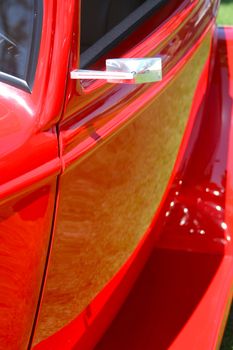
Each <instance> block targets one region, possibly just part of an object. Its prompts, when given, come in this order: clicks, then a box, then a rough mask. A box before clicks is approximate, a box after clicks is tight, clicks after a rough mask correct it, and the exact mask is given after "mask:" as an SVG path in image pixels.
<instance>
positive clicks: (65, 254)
mask: <svg viewBox="0 0 233 350" xmlns="http://www.w3.org/2000/svg"><path fill="white" fill-rule="evenodd" d="M216 4H217V2H208V1H206V2H203V1H194V2H189V1H186V2H184V4H183V6H182V7H181V8H179V9H178V11H177V12H176V15H174V16H173V17H172V18H171V19H170V22H168V23H166V26H164V27H163V26H161V28H160V29H158V30H157V31H155V32H154V33H153V34H152V35H151V37H153V42H159V40H158V41H157V40H155V39H156V38H157V39H159V38H160V39H161V40H162V38H163V41H162V42H161V41H160V47H158V48H153V49H152V51H151V42H152V39H151V37H150V36H148V42H147V41H144V44H141V45H138V47H136V48H133V49H132V51H130V52H129V56H130V55H132V56H133V55H134V54H135V52H137V55H141V56H144V55H149V54H151V55H155V54H159V53H160V54H161V55H162V56H163V57H164V79H163V81H162V82H161V83H159V84H156V85H151V86H143V87H135V86H122V87H119V86H115V85H106V84H103V83H99V82H98V83H97V82H95V81H92V82H89V83H88V84H87V85H85V86H82V87H80V86H76V85H75V84H74V83H73V82H68V94H67V96H68V97H67V101H66V109H65V112H64V121H63V122H62V123H61V124H60V127H59V133H60V135H59V137H60V149H61V156H62V160H63V171H64V174H63V175H62V176H61V193H60V205H59V208H58V216H57V228H56V231H55V235H54V243H53V249H52V253H51V260H50V265H49V271H48V277H47V281H46V286H45V294H44V298H43V302H42V307H41V311H40V316H39V322H38V326H37V329H36V333H35V344H36V343H38V342H39V341H41V340H43V339H45V338H47V337H48V336H51V337H49V338H48V339H46V340H44V341H42V342H41V343H39V344H38V345H37V346H36V347H35V348H36V349H50V348H52V347H54V346H56V348H58V349H59V348H60V349H71V348H73V347H74V346H75V347H77V348H78V349H89V348H92V347H93V346H94V345H95V343H96V342H97V341H98V339H99V338H100V336H101V334H102V333H103V332H104V330H105V329H106V327H107V326H108V325H109V323H110V322H111V320H112V318H113V317H114V315H115V313H116V312H117V310H118V309H119V307H120V305H121V304H122V302H123V300H124V298H125V297H126V296H127V293H128V292H129V291H130V288H131V286H132V284H133V282H134V281H135V278H136V276H137V275H138V274H139V272H140V270H141V268H142V267H143V264H144V263H145V261H146V257H147V256H148V255H149V253H150V251H151V250H152V248H153V245H152V242H154V241H155V239H157V240H159V238H160V233H161V232H162V231H161V229H158V227H157V228H156V229H155V225H157V224H156V223H157V222H161V221H159V219H158V217H157V216H154V215H155V212H156V209H158V208H159V205H160V209H161V199H162V196H163V193H164V192H165V190H166V186H167V183H168V181H169V177H170V175H171V172H172V168H173V165H174V162H175V159H176V156H177V152H178V148H179V145H180V142H181V139H182V136H183V133H184V129H185V125H186V122H187V120H188V116H189V113H190V109H191V104H192V100H193V96H194V92H195V89H196V88H197V83H198V80H199V78H200V74H201V71H202V70H203V72H204V73H203V75H202V77H201V79H202V84H204V85H202V84H201V86H202V89H201V91H202V94H203V95H202V96H201V97H203V96H204V94H205V93H206V86H207V85H208V83H209V81H208V79H209V77H210V76H211V74H212V71H213V57H214V52H215V51H214V50H215V49H214V47H213V48H212V55H211V60H210V59H209V56H210V53H211V43H212V33H213V17H214V14H215V11H216ZM185 19H187V20H185ZM190 28H192V29H193V28H196V31H195V35H192V36H190V30H191V29H190ZM174 33H175V38H176V41H175V42H176V43H177V45H174ZM149 48H150V49H149ZM143 50H144V51H143ZM197 95H198V92H197ZM201 97H200V96H197V97H196V99H197V101H196V100H195V101H196V103H199V102H200V100H201ZM178 101H179V102H178ZM198 108H199V105H197V104H194V106H193V110H192V112H191V114H190V118H189V123H188V126H187V129H186V130H187V131H186V136H185V138H186V141H187V139H189V137H190V133H191V129H192V126H193V123H194V120H196V114H195V112H194V111H196V110H197V109H198ZM185 138H184V140H183V144H182V147H181V150H180V153H179V157H178V160H177V163H176V166H175V169H176V171H177V169H178V168H179V167H178V165H177V164H179V166H182V161H183V159H184V158H183V156H184V149H185V142H186V141H185ZM186 143H187V142H186ZM182 152H183V153H182ZM223 163H224V162H223ZM175 175H176V172H175V171H174V172H173V175H172V177H171V179H170V185H171V183H172V180H174V179H175V178H174V176H175ZM174 181H175V180H174ZM169 189H170V186H169V187H168V188H167V194H168V195H169V192H168V190H169ZM165 198H166V197H164V199H165ZM169 198H170V197H169ZM166 203H167V202H166V201H165V204H164V205H165V206H166ZM216 205H217V204H216ZM218 205H219V206H220V205H221V203H220V204H218ZM163 210H164V208H163ZM166 211H167V210H166ZM159 213H160V210H159V209H158V210H157V215H158V214H159ZM161 213H164V214H165V212H164V211H162V212H161ZM160 215H163V214H160ZM74 217H75V220H74ZM201 229H202V228H201ZM221 232H222V231H221ZM177 234H178V233H177ZM161 237H162V233H161ZM221 237H222V236H221ZM224 237H225V236H224ZM225 238H226V237H225ZM148 242H150V244H149V243H148ZM224 242H225V241H224ZM226 243H227V242H226ZM157 244H158V245H159V244H160V245H161V246H162V245H163V244H164V243H163V241H162V239H161V242H160V241H159V243H157ZM167 244H169V242H168V243H167ZM164 245H165V244H164ZM187 246H188V244H187ZM199 247H200V251H201V250H202V241H200V243H199ZM221 247H222V245H221ZM174 248H177V247H176V246H175V244H174ZM181 248H182V247H181ZM184 249H189V247H186V246H184ZM195 249H196V250H197V251H198V252H199V249H198V247H196V248H195V247H194V248H193V250H195ZM220 251H221V249H220ZM198 254H199V253H198ZM194 260H195V257H194ZM220 260H221V259H220ZM191 264H192V263H191ZM121 267H122V268H121ZM118 271H119V272H118ZM113 276H114V277H113ZM109 281H110V283H109V284H108V282H109ZM98 293H99V294H98ZM96 295H97V297H96V298H95V299H93V298H94V297H95V296H96ZM82 310H84V311H83V312H82V313H81V314H80V312H81V311H82ZM78 314H80V315H79V316H78V317H77V315H78ZM62 327H63V328H62ZM59 329H60V330H59ZM53 333H54V335H53ZM108 346H109V347H110V348H111V346H110V345H109V344H108Z"/></svg>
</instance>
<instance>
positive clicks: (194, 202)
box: [35, 1, 232, 349]
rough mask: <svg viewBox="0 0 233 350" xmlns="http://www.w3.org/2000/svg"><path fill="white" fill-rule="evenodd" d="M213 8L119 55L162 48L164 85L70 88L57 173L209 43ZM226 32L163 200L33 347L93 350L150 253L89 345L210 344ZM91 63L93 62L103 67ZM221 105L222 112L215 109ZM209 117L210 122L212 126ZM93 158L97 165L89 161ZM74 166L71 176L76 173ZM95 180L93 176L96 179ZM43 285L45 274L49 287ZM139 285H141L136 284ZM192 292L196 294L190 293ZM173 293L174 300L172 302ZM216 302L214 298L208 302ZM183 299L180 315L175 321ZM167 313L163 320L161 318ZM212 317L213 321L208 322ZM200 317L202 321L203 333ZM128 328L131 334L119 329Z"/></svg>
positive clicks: (227, 263)
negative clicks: (75, 308)
mask: <svg viewBox="0 0 233 350" xmlns="http://www.w3.org/2000/svg"><path fill="white" fill-rule="evenodd" d="M217 4H218V2H208V1H206V2H204V1H193V2H189V1H186V2H184V3H183V6H181V7H180V8H179V9H178V10H177V12H176V13H175V14H174V16H173V17H171V19H170V20H169V21H168V22H167V23H166V25H165V26H164V27H163V26H161V27H160V28H159V29H158V30H156V31H155V32H154V34H152V36H151V37H148V38H147V39H146V40H144V41H143V42H142V43H141V44H139V45H138V46H137V47H136V48H135V49H133V50H131V51H129V52H127V54H126V53H125V56H128V57H133V56H136V57H137V56H145V55H148V54H149V53H150V54H151V43H152V42H159V43H160V46H159V50H160V51H159V50H157V48H156V47H155V48H154V49H153V53H152V54H160V53H161V54H162V55H163V57H164V73H165V74H164V78H163V82H161V83H159V84H157V85H156V86H154V85H153V86H152V87H151V88H150V87H149V88H148V87H141V86H140V87H135V86H133V87H132V86H129V87H126V86H125V87H119V86H112V85H108V86H106V85H105V84H104V83H102V82H93V81H90V82H88V83H87V84H85V85H84V83H83V85H82V86H80V85H79V84H76V83H74V82H72V81H69V82H68V94H67V96H68V97H67V101H66V108H65V113H64V121H63V122H62V123H61V124H60V149H61V155H62V157H63V169H64V170H65V173H66V168H67V169H69V168H70V172H71V173H72V171H73V172H74V174H75V171H74V170H73V169H74V167H75V165H76V166H77V165H78V164H79V162H82V157H83V156H84V157H83V158H84V159H85V157H87V155H88V151H89V150H92V149H93V150H97V152H100V149H101V145H102V143H101V142H100V141H103V140H105V139H106V140H108V138H109V137H110V136H111V137H112V139H113V136H114V135H115V133H116V131H117V132H118V133H119V128H120V127H121V126H122V125H124V126H125V127H126V128H127V126H128V125H129V124H128V122H129V121H130V120H131V119H134V118H135V114H136V112H138V111H141V110H142V109H143V108H144V109H145V108H147V107H148V105H149V103H150V101H151V100H152V98H154V97H155V96H156V95H157V94H158V93H159V92H161V91H163V89H164V90H166V89H167V87H168V86H169V84H170V83H171V82H172V81H173V80H174V79H175V78H176V77H177V76H178V75H179V73H180V71H181V70H182V69H183V68H184V67H185V65H186V64H187V63H188V62H190V60H191V58H192V56H193V55H194V53H195V52H196V51H197V50H198V48H199V47H200V46H201V45H202V44H203V42H204V40H206V41H208V40H207V39H206V38H208V37H210V38H211V36H212V33H213V29H214V24H213V19H214V16H215V14H216V8H217ZM190 27H191V28H195V29H196V30H195V35H192V36H191V37H190V36H189V35H187V33H189V29H190ZM174 33H175V34H174ZM227 35H228V37H227V40H225V38H224V40H223V37H224V35H223V34H222V32H221V31H219V32H217V34H216V35H215V37H214V38H213V45H212V51H211V55H210V59H209V60H207V62H206V65H205V68H204V71H203V73H202V76H201V78H200V81H199V85H198V87H197V89H196V95H195V98H194V103H193V108H192V111H191V114H190V118H189V123H188V126H187V129H186V133H185V136H184V139H183V142H182V145H181V149H180V152H179V155H178V158H177V162H176V165H175V168H174V171H173V174H172V176H171V179H170V183H169V185H168V187H167V190H166V195H165V196H164V200H163V201H162V202H161V205H160V208H159V210H158V211H157V216H156V217H155V218H154V221H153V222H152V223H151V225H150V227H149V229H148V231H147V233H146V234H145V235H144V237H143V238H142V239H141V241H140V243H139V244H138V246H137V248H136V249H135V250H134V252H133V253H132V255H131V256H130V258H129V259H128V260H127V262H126V263H125V264H124V265H123V267H122V268H121V269H120V270H119V272H118V273H117V274H116V275H115V276H114V277H113V279H112V280H111V281H110V282H109V283H108V284H107V285H106V286H105V288H103V289H102V291H101V292H100V293H99V294H98V295H97V297H96V298H95V299H94V300H93V301H92V302H91V303H90V305H89V306H88V307H86V309H85V310H84V311H83V312H82V313H81V314H80V315H79V316H78V317H77V318H75V319H74V320H72V321H71V322H70V323H69V324H67V325H66V326H65V327H63V328H62V329H61V330H60V331H58V332H57V333H55V334H54V335H53V336H51V337H49V338H48V339H46V340H44V341H43V342H41V343H40V344H38V345H37V346H36V347H35V348H36V349H50V348H53V347H56V348H57V349H59V348H60V349H71V348H77V349H91V348H93V347H94V345H95V344H96V343H97V342H98V340H100V338H101V335H103V333H104V332H105V330H106V328H107V327H108V325H109V324H110V323H111V321H112V319H113V318H114V315H115V314H116V312H117V310H118V309H119V307H120V306H121V305H122V303H123V302H124V299H125V298H126V297H127V294H128V293H129V292H130V290H131V288H132V286H133V284H134V282H135V280H136V278H137V276H138V275H139V273H140V271H141V270H142V268H143V266H144V264H145V263H146V260H147V258H148V256H149V255H151V257H150V259H149V261H148V263H147V264H146V266H145V268H144V269H143V271H142V273H141V275H140V277H139V279H138V281H137V282H136V285H135V287H134V288H133V289H132V291H131V292H130V295H129V297H128V299H127V300H126V302H125V304H124V305H123V307H122V309H121V311H120V313H119V315H118V316H117V318H116V320H115V321H114V322H113V324H112V326H110V328H109V330H108V331H107V332H106V334H105V335H104V336H103V338H102V340H100V342H99V344H98V346H97V348H98V349H101V348H103V349H105V348H106V349H109V348H110V349H114V348H123V349H129V348H135V349H136V348H138V349H141V348H148V349H151V348H153V347H154V346H156V348H158V349H159V348H161V349H165V348H167V347H169V346H171V347H173V348H177V349H186V348H192V346H193V349H196V348H200V349H208V348H209V349H212V348H213V347H215V346H216V344H217V341H218V339H217V337H218V336H219V335H220V333H221V327H222V324H223V321H224V319H225V318H224V312H225V311H226V310H227V305H228V304H229V300H230V298H231V288H232V256H231V252H232V243H231V231H229V230H228V229H226V228H227V227H229V226H228V225H229V223H228V222H227V221H226V217H227V215H229V214H227V212H228V211H226V206H225V203H226V201H228V202H229V203H230V201H229V198H228V197H226V193H227V192H226V193H225V190H226V188H228V187H227V185H226V181H227V179H226V171H229V172H232V168H229V167H228V163H227V152H228V149H229V142H230V136H229V130H231V129H230V118H231V113H232V112H231V105H230V99H229V98H228V94H227V93H228V92H229V91H231V89H232V87H231V78H229V72H231V69H232V68H231V67H230V65H229V62H228V54H229V52H228V51H230V50H231V40H230V34H229V33H228V34H227ZM151 38H153V41H152V39H151ZM144 39H145V38H144ZM148 50H150V51H148ZM74 52H75V56H74V57H75V59H73V60H72V62H73V63H72V64H71V65H72V66H73V65H74V61H75V60H77V55H76V50H75V51H74ZM119 52H120V49H119ZM230 55H231V54H230ZM222 60H223V61H222ZM76 63H77V62H76ZM99 64H100V66H101V62H100V63H99ZM97 66H98V64H97ZM223 82H224V83H223ZM226 82H227V84H228V85H226ZM186 83H187V81H186ZM226 86H228V89H229V91H227V89H226ZM80 95H81V96H80ZM139 97H140V98H139ZM77 99H78V101H79V103H78V105H77V102H76V100H77ZM213 100H214V101H215V103H216V105H214V106H213V104H212V103H211V102H212V101H213ZM218 103H219V104H218ZM128 105H130V108H127V106H128ZM226 105H227V106H228V107H229V108H228V109H226V108H225V107H224V108H225V109H224V110H223V106H226ZM164 110H165V108H164ZM210 118H211V119H210ZM211 120H216V124H214V123H211ZM103 144H104V142H103ZM102 148H103V146H102ZM98 149H99V151H98ZM91 159H92V161H94V164H93V168H95V158H94V157H93V158H91ZM71 164H72V166H71V167H70V165H71ZM109 166H110V165H109ZM77 169H79V171H77V174H76V175H75V176H81V177H82V168H80V167H77ZM94 173H95V172H94ZM95 174H96V176H97V177H98V173H97V172H96V173H95ZM86 175H87V176H88V173H87V174H86ZM71 178H72V177H71ZM62 179H64V180H62ZM68 179H69V176H68V177H67V180H66V178H64V176H62V177H61V180H62V181H64V182H65V181H68V182H69V181H70V180H68ZM73 179H74V178H73ZM103 181H104V180H103ZM69 185H70V186H72V183H71V182H69ZM67 186H68V183H67ZM62 187H63V184H62V182H61V189H62ZM83 191H84V190H83ZM227 191H228V190H227ZM177 192H179V193H177ZM177 198H178V199H177ZM61 200H62V199H61ZM173 202H174V204H173ZM83 203H84V202H83ZM162 204H163V205H162ZM170 209H172V211H171V210H170ZM169 210H170V211H169ZM173 211H174V214H173ZM57 224H58V225H59V216H58V223H57ZM190 230H191V231H190ZM55 235H56V232H55ZM55 239H56V236H55ZM61 242H62V241H61ZM55 244H56V243H54V245H55ZM54 249H55V248H54ZM61 249H62V248H61ZM52 259H53V256H52ZM53 261H54V260H51V264H53ZM55 261H56V260H55ZM58 263H59V262H58ZM181 267H182V268H181ZM197 274H198V275H197ZM188 277H189V278H188ZM49 279H50V275H49V274H48V282H49ZM149 281H150V282H149ZM152 281H153V282H152ZM198 281H199V283H198ZM176 282H177V283H176ZM197 283H198V284H197ZM144 284H146V286H147V287H146V288H143V286H144ZM158 286H160V287H161V288H159V287H158ZM195 286H196V289H197V292H196V293H195V292H194V291H193V289H194V288H195ZM172 288H174V296H173V298H171V297H170V295H171V289H172ZM216 298H217V299H218V298H219V302H218V303H217V302H216V303H215V304H216V305H214V304H213V302H214V301H216ZM45 300H46V290H45ZM145 300H147V301H148V303H146V302H145ZM181 303H182V312H180V314H179V315H177V312H178V308H177V307H178V306H179V305H181ZM42 310H43V304H42ZM50 310H52V308H51V309H50ZM169 310H171V319H168V320H167V318H168V314H169ZM157 314H158V315H159V316H158V317H156V315H157ZM164 315H165V316H166V317H165V316H164ZM214 315H215V316H216V321H215V324H214V325H212V320H213V316H214ZM201 320H204V323H205V328H204V327H203V330H202V329H201V328H200V325H201ZM167 322H169V323H168V327H167V328H166V323H167ZM130 325H133V327H134V330H135V331H134V330H133V331H132V332H129V331H127V332H126V330H129V327H130ZM167 330H168V331H167ZM193 332H199V334H200V336H199V337H197V338H196V339H195V342H193V344H190V339H191V336H190V334H192V333H193ZM148 334H149V335H148ZM122 335H124V336H122ZM220 338H221V336H219V339H220Z"/></svg>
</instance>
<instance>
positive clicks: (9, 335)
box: [0, 179, 56, 349]
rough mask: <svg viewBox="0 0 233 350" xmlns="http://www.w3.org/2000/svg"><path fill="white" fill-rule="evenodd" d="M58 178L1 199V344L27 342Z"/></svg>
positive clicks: (22, 345)
mask: <svg viewBox="0 0 233 350" xmlns="http://www.w3.org/2000/svg"><path fill="white" fill-rule="evenodd" d="M55 193H56V181H55V179H54V180H50V181H48V180H47V181H46V182H44V184H40V186H37V187H35V186H34V188H33V189H31V190H30V191H29V192H28V193H24V194H21V195H20V196H17V197H16V198H13V199H11V200H8V201H5V203H2V202H0V247H1V248H0V291H1V292H0V298H1V308H0V344H1V345H0V348H1V349H25V348H26V347H27V345H28V342H29V338H30V335H31V331H32V325H33V322H34V317H35V313H36V308H37V302H38V296H39V293H40V287H41V280H42V276H43V272H44V264H45V261H46V255H47V248H48V242H49V237H50V230H51V225H52V218H53V210H54V200H55Z"/></svg>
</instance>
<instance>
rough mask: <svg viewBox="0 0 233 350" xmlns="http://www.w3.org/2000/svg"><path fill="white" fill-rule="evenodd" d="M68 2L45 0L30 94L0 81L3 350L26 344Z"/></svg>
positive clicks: (48, 218) (49, 209) (49, 194)
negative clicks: (36, 62) (35, 68)
mask: <svg viewBox="0 0 233 350" xmlns="http://www.w3.org/2000/svg"><path fill="white" fill-rule="evenodd" d="M73 6H74V2H71V1H69V3H67V2H64V1H49V2H48V1H44V6H43V7H44V9H43V31H42V38H41V44H40V52H39V59H38V65H37V70H36V77H35V83H34V87H33V91H32V93H31V94H30V93H27V92H24V91H22V90H20V89H18V88H15V87H13V86H9V85H7V84H4V83H2V82H1V83H0V165H1V171H0V290H1V297H0V299H1V311H0V348H1V349H26V348H27V346H28V342H29V338H30V336H31V332H32V328H33V323H34V319H35V315H36V309H37V304H38V298H39V294H40V289H41V282H42V278H43V274H44V268H45V262H46V258H47V250H48V243H49V240H50V234H51V228H52V223H53V213H54V203H55V198H56V183H57V175H58V173H59V172H61V161H60V158H59V155H58V141H57V133H56V128H55V123H56V122H57V121H58V119H59V117H60V116H61V111H62V106H63V98H64V91H65V87H66V76H67V69H68V58H69V48H70V41H71V36H72V27H73V24H72V21H70V17H71V18H72V16H73ZM55 28H56V30H55ZM61 38H62V40H61Z"/></svg>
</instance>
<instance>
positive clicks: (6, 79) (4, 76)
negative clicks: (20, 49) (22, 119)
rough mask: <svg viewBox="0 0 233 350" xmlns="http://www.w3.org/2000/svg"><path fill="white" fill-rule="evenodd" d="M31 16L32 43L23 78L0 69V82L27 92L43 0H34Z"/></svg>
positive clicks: (30, 85) (35, 59)
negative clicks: (32, 19)
mask: <svg viewBox="0 0 233 350" xmlns="http://www.w3.org/2000/svg"><path fill="white" fill-rule="evenodd" d="M33 16H34V21H33V32H32V45H31V48H30V50H29V51H30V52H29V60H28V63H27V67H26V74H25V79H22V78H18V77H16V76H14V75H11V74H9V73H5V72H3V71H1V70H0V81H1V82H3V83H6V84H9V85H12V86H14V87H17V88H19V89H22V90H24V91H26V92H29V93H31V92H32V88H33V84H34V80H35V74H36V67H37V62H38V56H39V50H40V42H41V35H42V23H43V0H34V13H33Z"/></svg>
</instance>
